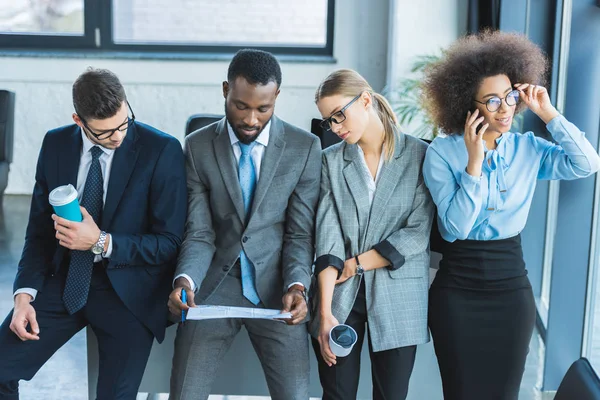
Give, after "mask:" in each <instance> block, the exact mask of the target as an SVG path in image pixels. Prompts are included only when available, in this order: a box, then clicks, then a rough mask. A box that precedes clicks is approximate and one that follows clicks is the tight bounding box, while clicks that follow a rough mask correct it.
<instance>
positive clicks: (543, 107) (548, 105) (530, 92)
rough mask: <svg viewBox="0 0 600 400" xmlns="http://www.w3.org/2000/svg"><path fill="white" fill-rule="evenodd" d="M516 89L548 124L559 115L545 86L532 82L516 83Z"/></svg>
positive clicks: (523, 99) (533, 110)
mask: <svg viewBox="0 0 600 400" xmlns="http://www.w3.org/2000/svg"><path fill="white" fill-rule="evenodd" d="M515 89H517V90H518V91H519V94H520V95H521V101H523V103H525V105H526V106H527V107H528V108H529V109H530V110H531V111H532V112H534V113H535V114H536V115H537V116H538V117H540V118H541V119H542V121H544V123H546V124H547V123H548V122H550V121H551V120H552V119H553V118H554V117H556V116H557V115H558V111H557V110H556V108H554V106H553V105H552V102H551V101H550V96H549V95H548V91H547V90H546V88H545V87H543V86H536V85H532V84H531V83H516V84H515Z"/></svg>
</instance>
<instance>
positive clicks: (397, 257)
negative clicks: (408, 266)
mask: <svg viewBox="0 0 600 400" xmlns="http://www.w3.org/2000/svg"><path fill="white" fill-rule="evenodd" d="M373 250H375V251H377V252H378V253H379V254H380V255H381V257H383V258H385V259H386V260H388V261H389V262H390V265H388V266H387V268H388V269H391V270H392V271H393V270H396V269H398V268H400V267H401V266H403V265H404V263H405V261H406V259H405V258H404V256H403V255H402V254H400V252H399V251H398V250H396V248H395V247H394V246H392V244H391V243H390V242H388V241H387V240H384V241H383V242H380V243H377V244H376V245H375V246H373Z"/></svg>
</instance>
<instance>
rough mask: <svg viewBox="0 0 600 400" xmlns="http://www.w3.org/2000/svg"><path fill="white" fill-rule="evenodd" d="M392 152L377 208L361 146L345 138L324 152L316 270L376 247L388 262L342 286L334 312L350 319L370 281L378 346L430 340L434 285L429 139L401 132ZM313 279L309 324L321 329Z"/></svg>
mask: <svg viewBox="0 0 600 400" xmlns="http://www.w3.org/2000/svg"><path fill="white" fill-rule="evenodd" d="M397 138H398V139H397V140H396V147H395V151H394V155H393V157H392V158H391V159H390V160H389V161H386V162H385V163H384V165H383V167H382V169H381V172H380V174H381V177H380V178H379V181H378V184H377V189H376V191H375V196H374V198H373V203H372V206H371V207H369V198H368V190H367V182H366V181H365V178H364V175H363V174H362V168H363V167H362V165H361V162H362V161H361V159H360V157H361V155H360V153H359V152H358V148H357V145H349V144H346V143H345V142H342V143H339V144H337V145H335V146H332V147H330V148H327V149H325V150H324V152H323V169H322V176H321V194H320V200H319V208H318V211H317V243H316V251H317V261H316V269H315V271H318V270H319V269H320V268H323V267H327V266H329V265H332V266H336V267H337V268H342V267H343V262H344V260H346V259H348V258H350V257H353V256H355V255H357V254H360V253H363V252H365V251H368V250H370V249H373V248H375V249H376V250H377V251H378V252H379V253H380V254H381V255H382V256H383V257H385V258H386V259H388V260H389V261H390V266H389V267H387V268H379V269H376V270H372V271H367V272H365V273H364V275H363V277H362V278H361V277H359V276H354V277H353V278H351V279H349V280H347V281H346V282H344V283H342V284H339V285H336V287H335V289H334V292H333V301H332V312H333V315H334V316H335V317H336V318H337V320H338V321H339V322H340V323H343V322H344V321H346V319H347V318H348V315H349V314H350V311H351V310H352V306H353V304H354V300H355V298H356V294H357V292H358V289H359V286H360V280H361V279H364V280H365V285H366V301H367V318H368V324H369V334H370V337H371V341H372V344H373V350H374V351H382V350H389V349H394V348H398V347H403V346H409V345H415V344H421V343H425V342H427V341H428V340H429V332H428V329H427V300H428V287H429V280H428V277H429V275H428V274H429V233H430V231H431V224H432V221H433V217H434V215H433V214H434V205H433V202H432V200H431V196H430V194H429V191H428V190H427V188H426V187H425V183H424V181H423V174H422V165H423V159H424V157H425V151H426V148H427V145H426V144H425V143H424V142H423V141H421V140H419V139H416V138H413V137H411V136H407V135H404V134H401V135H399V136H397ZM317 291H318V285H316V279H315V280H314V282H313V290H312V292H313V293H312V298H311V309H312V319H311V323H310V326H309V329H310V332H311V334H312V335H313V336H315V337H316V336H317V335H318V331H319V322H320V313H319V312H318V309H319V307H318V299H319V293H317Z"/></svg>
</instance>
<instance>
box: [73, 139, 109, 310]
mask: <svg viewBox="0 0 600 400" xmlns="http://www.w3.org/2000/svg"><path fill="white" fill-rule="evenodd" d="M90 152H91V153H92V164H91V165H90V170H89V172H88V175H87V179H86V180H85V187H84V189H83V197H82V199H81V205H82V206H83V207H85V209H86V210H87V211H88V212H89V213H90V215H91V216H92V218H94V221H95V222H96V224H97V225H100V215H101V214H102V206H103V201H102V197H103V195H104V179H103V178H102V168H101V167H100V160H99V158H100V155H101V154H102V149H101V148H100V147H98V146H94V147H92V148H91V149H90ZM93 267H94V254H93V253H92V252H91V251H89V250H88V251H78V250H73V251H71V263H70V264H69V272H68V273H67V281H66V283H65V291H64V293H63V302H64V303H65V308H66V309H67V311H68V312H69V314H74V313H76V312H77V311H79V310H81V309H82V308H83V306H85V303H87V298H88V293H89V291H90V281H91V279H92V268H93Z"/></svg>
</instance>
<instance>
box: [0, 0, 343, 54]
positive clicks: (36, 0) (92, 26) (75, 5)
mask: <svg viewBox="0 0 600 400" xmlns="http://www.w3.org/2000/svg"><path fill="white" fill-rule="evenodd" d="M333 10H334V0H303V1H287V0H284V1H282V0H252V1H248V0H220V1H213V0H118V1H117V0H106V1H105V0H102V1H98V0H0V50H1V49H3V48H4V49H6V48H11V49H14V48H18V49H27V50H31V49H33V50H44V51H52V50H63V49H80V50H87V51H95V52H102V51H118V52H142V53H143V52H151V53H188V54H199V53H233V52H235V51H237V50H238V49H239V48H244V47H256V48H263V49H265V50H268V51H271V52H273V53H276V54H291V55H325V56H330V55H332V50H333V18H334V16H333Z"/></svg>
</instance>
